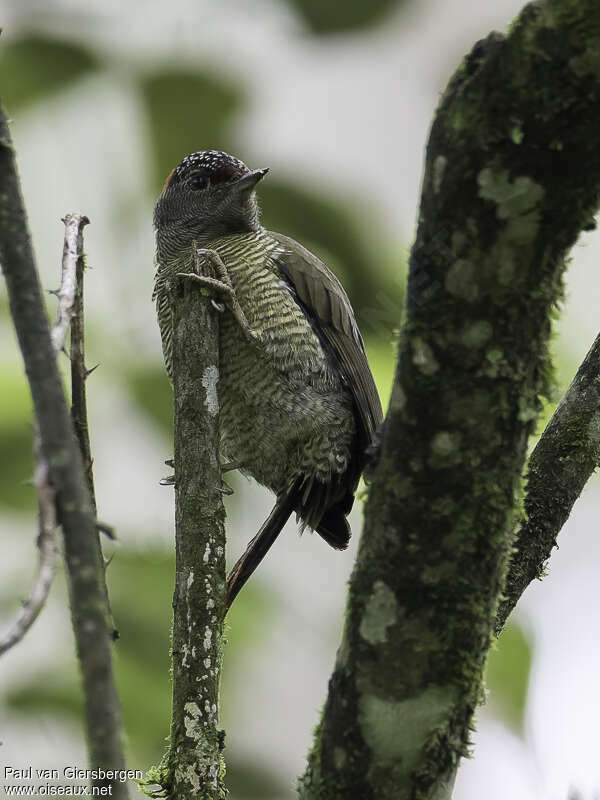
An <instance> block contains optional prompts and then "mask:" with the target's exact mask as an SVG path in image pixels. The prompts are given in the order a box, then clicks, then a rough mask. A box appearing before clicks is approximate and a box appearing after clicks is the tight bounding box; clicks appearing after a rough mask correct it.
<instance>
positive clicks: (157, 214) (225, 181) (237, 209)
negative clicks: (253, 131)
mask: <svg viewBox="0 0 600 800" xmlns="http://www.w3.org/2000/svg"><path fill="white" fill-rule="evenodd" d="M266 173H267V170H266V169H262V170H256V171H254V172H252V171H251V170H249V169H248V167H247V166H246V165H245V164H244V163H243V161H240V160H239V159H238V158H235V157H234V156H230V155H229V154H228V153H223V152H221V151H220V150H199V151H198V152H197V153H191V155H189V156H186V157H185V158H184V159H183V161H182V162H181V163H180V164H178V166H177V167H175V169H174V170H173V171H172V172H171V174H170V175H169V177H168V178H167V180H166V182H165V185H164V187H163V191H162V194H161V196H160V197H159V199H158V202H157V203H156V207H155V209H154V225H155V227H156V228H157V230H158V232H159V234H160V233H161V232H162V231H163V230H165V229H166V230H171V229H172V230H173V231H175V230H176V231H177V234H178V235H179V236H180V237H181V236H183V235H185V234H188V233H189V238H190V239H193V238H202V237H211V236H215V237H216V236H222V235H226V234H227V233H238V232H244V231H249V230H255V229H256V228H257V227H258V206H257V203H256V198H255V195H254V187H255V186H256V184H257V183H258V181H259V180H260V179H261V178H263V177H264V176H265V175H266ZM186 238H187V236H186Z"/></svg>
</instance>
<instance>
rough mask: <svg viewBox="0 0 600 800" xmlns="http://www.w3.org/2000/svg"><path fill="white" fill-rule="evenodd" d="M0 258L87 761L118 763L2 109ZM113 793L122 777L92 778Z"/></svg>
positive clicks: (120, 794)
mask: <svg viewBox="0 0 600 800" xmlns="http://www.w3.org/2000/svg"><path fill="white" fill-rule="evenodd" d="M0 262H1V263H2V269H3V271H4V275H5V278H6V285H7V288H8V297H9V302H10V309H11V314H12V317H13V321H14V324H15V329H16V332H17V337H18V340H19V345H20V347H21V351H22V354H23V360H24V362H25V369H26V372H27V378H28V380H29V385H30V388H31V395H32V398H33V404H34V408H35V416H36V420H37V424H38V428H39V434H40V442H41V450H42V455H43V458H44V459H45V461H46V463H47V465H48V470H49V479H50V484H51V486H52V488H53V490H54V493H55V497H56V506H57V519H58V521H59V523H60V524H61V526H62V530H63V538H64V549H65V560H66V568H67V575H68V583H69V596H70V601H71V618H72V623H73V632H74V634H75V642H76V647H77V655H78V657H79V662H80V666H81V673H82V677H83V689H84V697H85V721H86V734H87V740H88V750H89V763H90V766H91V767H92V768H97V767H102V768H103V769H105V770H121V769H123V768H124V763H125V762H124V756H123V748H122V743H121V721H120V709H119V702H118V698H117V693H116V689H115V684H114V680H113V673H112V660H111V659H112V655H111V644H112V642H111V637H110V634H109V630H108V626H107V616H108V610H107V603H106V591H105V586H104V569H103V565H102V554H101V551H100V543H99V540H98V532H97V530H96V523H95V514H94V512H93V509H92V505H91V502H90V497H89V492H88V490H87V486H86V480H85V474H84V469H83V464H82V460H81V454H80V452H79V447H78V446H77V442H76V440H75V437H74V435H73V427H72V425H71V419H70V416H69V411H68V408H67V404H66V401H65V396H64V393H63V388H62V384H61V379H60V375H59V371H58V366H57V362H56V357H55V354H54V350H53V347H52V339H51V336H50V327H49V324H48V319H47V317H46V310H45V308H44V303H43V300H42V292H41V287H40V282H39V278H38V274H37V269H36V266H35V260H34V255H33V249H32V245H31V237H30V235H29V230H28V226H27V216H26V213H25V207H24V204H23V198H22V196H21V187H20V184H19V178H18V175H17V171H16V163H15V158H14V151H13V146H12V142H11V139H10V132H9V129H8V125H7V123H6V119H5V117H4V114H3V113H2V111H1V110H0ZM94 785H97V786H98V787H104V786H109V788H110V791H111V793H112V797H113V798H118V799H119V800H123V799H124V798H126V797H127V787H126V784H124V783H122V782H120V781H110V780H109V781H107V780H97V781H94Z"/></svg>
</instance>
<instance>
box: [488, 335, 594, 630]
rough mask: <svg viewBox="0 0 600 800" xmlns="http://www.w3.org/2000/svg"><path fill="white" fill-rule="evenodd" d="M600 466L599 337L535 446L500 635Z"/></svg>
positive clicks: (501, 611)
mask: <svg viewBox="0 0 600 800" xmlns="http://www.w3.org/2000/svg"><path fill="white" fill-rule="evenodd" d="M599 462H600V336H598V337H597V338H596V341H595V342H594V344H593V345H592V347H591V349H590V351H589V353H588V354H587V355H586V357H585V359H584V361H583V363H582V365H581V366H580V367H579V369H578V370H577V374H576V375H575V378H574V379H573V382H572V383H571V385H570V386H569V389H568V391H567V393H566V394H565V396H564V398H563V399H562V401H561V403H560V405H559V406H558V408H557V409H556V411H555V412H554V414H553V415H552V419H551V420H550V422H549V423H548V425H547V426H546V428H545V430H544V433H543V434H542V436H541V437H540V440H539V442H538V443H537V445H536V446H535V449H534V451H533V453H532V454H531V457H530V459H529V464H528V467H527V494H526V495H525V502H524V512H525V514H524V519H523V521H522V523H521V525H520V526H519V529H518V531H517V534H516V536H515V541H514V544H513V552H512V554H511V557H510V566H509V571H508V575H507V578H506V585H505V587H504V592H503V599H502V602H501V603H500V607H499V608H498V615H497V617H496V626H495V628H496V634H499V633H500V631H501V630H502V628H503V626H504V623H505V622H506V619H507V618H508V616H509V614H510V613H511V611H512V610H513V608H514V607H515V606H516V604H517V602H518V600H519V598H520V597H521V595H522V594H523V592H524V591H525V589H526V588H527V587H528V586H529V584H530V583H531V582H532V581H533V580H535V579H536V578H541V577H543V574H544V568H545V564H546V562H547V561H548V559H549V558H550V555H551V553H552V550H553V548H554V547H556V537H557V536H558V534H559V533H560V530H561V528H562V526H563V525H564V524H565V522H566V521H567V519H568V518H569V514H570V513H571V509H572V508H573V505H574V504H575V501H576V500H577V498H578V497H579V495H580V494H581V492H582V491H583V488H584V486H585V484H586V483H587V482H588V479H589V477H590V475H592V473H593V472H594V470H595V469H596V467H597V466H598V464H599Z"/></svg>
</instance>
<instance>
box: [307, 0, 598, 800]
mask: <svg viewBox="0 0 600 800" xmlns="http://www.w3.org/2000/svg"><path fill="white" fill-rule="evenodd" d="M599 42H600V7H599V6H598V4H597V2H596V0H546V2H536V3H532V4H530V5H528V6H526V7H525V8H524V10H523V12H522V13H521V15H520V16H519V18H518V19H517V20H516V21H515V23H514V24H513V25H512V26H511V28H510V32H509V34H508V35H507V36H506V37H504V36H501V35H500V34H491V35H490V36H489V37H488V38H487V39H486V40H484V41H482V42H479V43H478V44H477V45H475V47H474V48H473V50H472V52H471V53H470V55H469V56H468V57H467V58H466V59H465V61H464V62H463V64H462V65H461V66H460V68H459V69H458V70H457V72H456V74H455V75H454V77H453V78H452V80H451V81H450V84H449V86H448V88H447V89H446V91H445V93H444V95H443V97H442V100H441V103H440V106H439V108H438V110H437V113H436V117H435V120H434V122H433V126H432V129H431V135H430V139H429V143H428V147H427V158H426V165H425V176H424V181H423V190H422V198H421V208H420V215H419V225H418V230H417V238H416V242H415V245H414V247H413V250H412V256H411V264H410V274H409V283H408V293H407V310H406V319H405V324H404V328H403V332H402V336H401V341H400V346H399V359H398V367H397V372H396V376H395V381H394V386H393V391H392V398H391V403H390V408H389V412H388V415H387V418H386V421H385V423H384V428H383V432H382V440H381V448H380V454H379V461H378V463H377V465H376V467H375V470H374V475H373V482H372V485H371V489H370V492H369V497H368V501H367V506H366V514H365V526H364V531H363V535H362V539H361V543H360V547H359V553H358V557H357V563H356V565H355V569H354V572H353V575H352V578H351V584H350V591H349V598H348V605H347V613H346V624H345V627H344V633H343V638H342V644H341V647H340V649H339V652H338V657H337V661H336V665H335V669H334V672H333V676H332V678H331V681H330V684H329V693H328V697H327V701H326V705H325V709H324V712H323V717H322V720H321V724H320V726H319V729H318V731H317V734H316V736H315V742H314V747H313V750H312V752H311V754H310V756H309V763H308V767H307V771H306V773H305V775H304V776H303V778H302V779H301V781H300V795H301V797H302V798H303V799H304V800H338V798H339V800H341V799H342V798H348V797H360V798H361V799H362V800H370V798H377V799H378V800H386V798H390V799H391V798H394V800H403V798H405V799H406V800H409V798H411V799H412V798H418V799H419V800H433V799H434V798H435V800H447V798H450V796H451V794H452V786H453V783H454V776H455V774H456V769H457V766H458V763H459V760H460V758H461V756H464V755H465V754H466V753H467V752H468V747H469V735H470V728H471V726H472V722H473V713H474V710H475V708H476V707H477V704H478V702H479V699H480V697H481V693H482V672H483V666H484V663H485V659H486V655H487V652H488V649H489V646H490V642H491V640H492V638H493V631H494V624H495V621H496V610H497V607H498V603H499V600H500V597H501V592H502V588H503V584H504V578H505V575H506V570H507V565H508V560H509V554H510V550H511V544H512V531H513V516H514V513H515V510H516V505H517V503H516V501H515V497H517V496H518V493H519V487H520V478H521V474H522V469H523V464H524V460H525V455H526V446H527V440H528V437H529V435H530V434H531V432H532V428H533V424H534V423H535V420H536V418H537V415H538V412H539V409H540V396H541V395H543V394H545V393H546V392H547V391H548V388H549V383H550V381H549V373H550V368H549V357H548V339H549V332H550V327H551V317H552V313H553V309H554V307H555V305H556V303H557V301H558V300H559V298H560V297H561V292H562V275H563V271H564V264H565V257H566V255H567V253H568V251H569V249H570V248H571V247H572V246H573V244H574V243H575V241H576V239H577V237H578V235H579V233H580V232H581V231H582V230H584V229H586V228H588V227H589V225H590V223H591V221H592V220H593V217H594V214H595V212H596V210H597V209H598V205H599V198H600V142H599V136H598V127H597V124H596V115H595V114H594V113H592V111H591V110H592V109H597V108H598V107H599V105H600V61H599V60H598V52H599Z"/></svg>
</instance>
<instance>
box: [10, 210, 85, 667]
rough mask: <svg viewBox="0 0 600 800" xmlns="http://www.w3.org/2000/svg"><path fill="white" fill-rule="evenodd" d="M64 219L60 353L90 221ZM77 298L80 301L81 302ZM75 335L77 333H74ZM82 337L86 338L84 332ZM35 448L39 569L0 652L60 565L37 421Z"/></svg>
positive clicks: (18, 634)
mask: <svg viewBox="0 0 600 800" xmlns="http://www.w3.org/2000/svg"><path fill="white" fill-rule="evenodd" d="M64 222H65V226H66V229H65V242H64V247H63V258H62V272H61V282H60V288H59V290H58V291H57V292H54V294H56V296H57V297H58V310H57V314H56V322H55V324H54V326H53V328H52V330H51V332H50V335H51V338H52V345H53V347H54V351H55V353H56V354H57V356H58V354H59V353H60V352H61V351H62V350H63V349H64V346H65V341H66V338H67V332H68V329H69V322H70V321H71V320H73V322H75V317H76V315H77V314H78V313H79V314H81V317H82V316H83V305H82V303H81V289H79V288H78V285H77V279H78V277H79V276H78V264H79V261H80V260H81V259H82V256H81V253H82V247H83V242H82V231H83V227H84V225H86V224H87V223H88V222H89V220H88V219H87V217H81V216H77V215H68V216H67V217H65V219H64ZM78 254H79V255H78ZM82 274H83V273H82ZM82 279H83V278H82ZM77 300H78V301H79V302H78V303H77ZM77 322H78V326H77V329H78V330H79V329H81V330H82V329H83V319H81V320H80V321H79V320H77ZM71 336H73V333H71ZM81 338H82V339H83V334H82V335H81ZM78 352H81V353H83V341H81V347H80V348H78ZM84 403H85V394H84ZM88 446H89V441H88ZM33 449H34V461H35V475H34V481H33V482H34V486H35V489H36V492H37V497H38V508H39V535H38V540H37V546H38V572H37V576H36V579H35V582H34V584H33V588H32V589H31V592H30V594H29V597H28V598H27V600H25V601H24V602H23V604H22V607H21V610H20V611H19V613H18V615H17V617H16V619H15V620H14V621H13V622H12V623H11V625H10V626H9V628H8V630H7V632H6V633H5V634H4V636H3V637H2V639H0V655H2V654H3V653H5V652H7V651H8V650H10V648H11V647H14V646H15V645H16V644H18V643H19V642H20V641H21V640H22V639H23V637H24V636H25V634H26V633H27V631H28V630H29V629H30V628H31V626H32V625H33V623H34V622H35V620H36V619H37V618H38V616H39V614H40V612H41V610H42V608H43V607H44V605H45V603H46V600H47V599H48V595H49V593H50V587H51V586H52V581H53V579H54V574H55V568H56V555H57V548H56V527H57V522H56V507H55V498H54V492H53V490H52V487H51V485H50V483H49V481H48V464H47V463H46V461H45V460H44V457H43V455H42V451H41V444H40V435H39V430H38V426H37V424H36V425H35V430H34V442H33ZM92 496H93V495H92Z"/></svg>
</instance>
